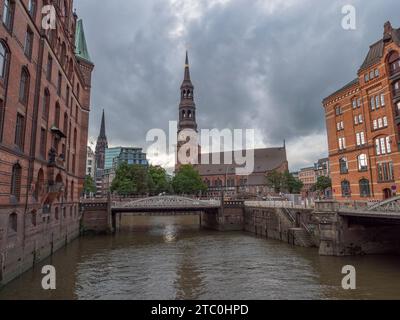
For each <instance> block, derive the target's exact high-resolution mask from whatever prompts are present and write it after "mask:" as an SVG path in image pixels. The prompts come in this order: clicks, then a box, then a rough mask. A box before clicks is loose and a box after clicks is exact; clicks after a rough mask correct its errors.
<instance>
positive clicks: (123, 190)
mask: <svg viewBox="0 0 400 320" xmlns="http://www.w3.org/2000/svg"><path fill="white" fill-rule="evenodd" d="M147 171H148V169H147V167H145V166H142V165H136V164H134V165H129V164H127V163H125V162H123V163H121V164H120V165H119V167H118V169H117V171H116V175H115V178H114V180H113V182H112V184H111V192H115V193H118V194H120V195H128V194H146V193H148V192H149V191H150V183H149V182H150V181H149V180H150V179H149V175H148V172H147Z"/></svg>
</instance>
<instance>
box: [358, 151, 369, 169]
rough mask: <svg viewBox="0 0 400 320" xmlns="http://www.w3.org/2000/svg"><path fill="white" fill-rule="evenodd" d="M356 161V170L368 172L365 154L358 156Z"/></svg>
mask: <svg viewBox="0 0 400 320" xmlns="http://www.w3.org/2000/svg"><path fill="white" fill-rule="evenodd" d="M357 160H358V170H359V171H367V170H368V159H367V155H366V154H360V155H359V156H358V158H357Z"/></svg>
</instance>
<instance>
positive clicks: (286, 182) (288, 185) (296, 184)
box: [282, 171, 304, 193]
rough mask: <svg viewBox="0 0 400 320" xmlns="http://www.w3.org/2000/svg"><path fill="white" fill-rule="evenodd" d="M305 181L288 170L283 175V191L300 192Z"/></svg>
mask: <svg viewBox="0 0 400 320" xmlns="http://www.w3.org/2000/svg"><path fill="white" fill-rule="evenodd" d="M303 186H304V184H303V182H301V181H300V180H299V179H296V178H295V177H294V176H293V175H292V174H291V173H289V171H286V172H284V173H283V175H282V191H284V192H287V193H300V192H301V189H303Z"/></svg>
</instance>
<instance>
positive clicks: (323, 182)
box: [315, 176, 332, 192]
mask: <svg viewBox="0 0 400 320" xmlns="http://www.w3.org/2000/svg"><path fill="white" fill-rule="evenodd" d="M329 188H332V180H331V179H330V178H329V177H324V176H321V177H318V179H317V183H316V184H315V189H316V190H317V191H322V192H325V190H326V189H329Z"/></svg>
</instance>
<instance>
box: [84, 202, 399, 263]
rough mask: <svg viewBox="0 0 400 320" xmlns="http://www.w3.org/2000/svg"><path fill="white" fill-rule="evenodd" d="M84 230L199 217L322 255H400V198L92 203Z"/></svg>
mask: <svg viewBox="0 0 400 320" xmlns="http://www.w3.org/2000/svg"><path fill="white" fill-rule="evenodd" d="M82 206H83V208H82V209H83V212H84V214H83V218H82V219H83V221H82V225H83V227H84V230H88V231H94V232H105V231H108V232H118V230H120V228H121V220H122V218H123V217H127V216H181V215H194V214H195V215H198V216H199V217H200V219H199V220H200V226H201V227H203V228H207V229H214V230H219V231H227V230H230V231H233V230H238V231H239V230H240V231H248V232H251V233H255V234H257V235H259V236H262V237H267V238H272V239H277V240H281V241H285V242H288V243H291V244H295V245H302V246H317V247H319V252H320V254H321V255H333V256H342V255H353V254H378V253H392V252H396V253H400V197H397V198H392V199H389V200H386V201H383V202H380V203H376V204H373V205H371V206H366V205H364V206H362V205H360V204H356V205H354V204H353V206H349V205H343V204H341V203H338V202H336V201H334V200H328V201H317V202H316V203H315V206H313V207H308V206H299V205H295V204H293V203H290V202H288V201H286V202H279V201H278V202H276V201H273V202H272V201H255V202H252V201H246V202H244V201H222V200H199V199H193V198H189V197H182V196H159V197H149V198H145V199H130V200H121V199H120V200H118V201H112V200H111V199H108V200H102V201H101V200H100V201H87V202H84V203H83V204H82Z"/></svg>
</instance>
